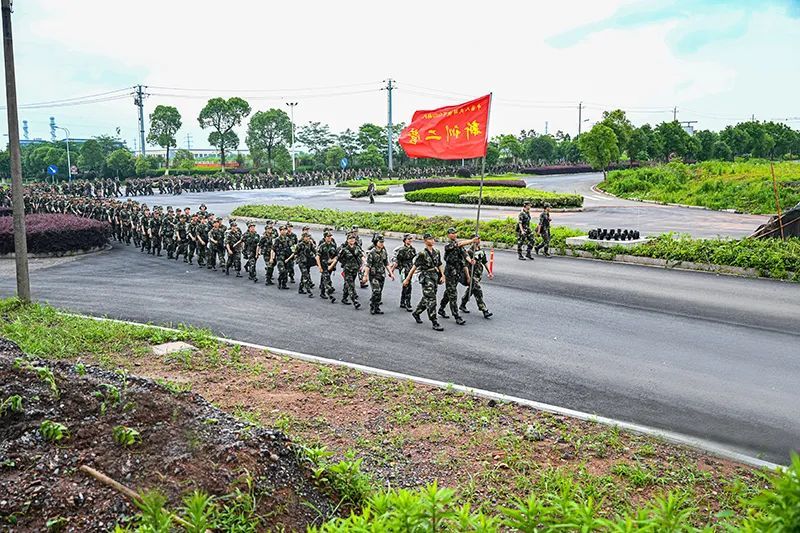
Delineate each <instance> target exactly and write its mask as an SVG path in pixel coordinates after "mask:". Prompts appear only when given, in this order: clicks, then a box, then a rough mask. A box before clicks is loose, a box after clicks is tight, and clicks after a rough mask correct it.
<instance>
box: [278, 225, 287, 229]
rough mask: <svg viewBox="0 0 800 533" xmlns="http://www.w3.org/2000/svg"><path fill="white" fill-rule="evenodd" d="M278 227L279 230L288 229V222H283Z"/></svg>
mask: <svg viewBox="0 0 800 533" xmlns="http://www.w3.org/2000/svg"><path fill="white" fill-rule="evenodd" d="M278 229H279V230H285V229H286V224H281V225H280V227H279V228H278Z"/></svg>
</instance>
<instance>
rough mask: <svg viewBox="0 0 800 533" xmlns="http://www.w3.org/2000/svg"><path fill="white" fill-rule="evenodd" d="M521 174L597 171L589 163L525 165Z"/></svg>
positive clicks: (619, 165)
mask: <svg viewBox="0 0 800 533" xmlns="http://www.w3.org/2000/svg"><path fill="white" fill-rule="evenodd" d="M638 166H639V163H637V162H634V163H633V165H630V164H628V163H612V164H610V165H609V166H608V170H617V169H624V168H632V167H633V168H636V167H638ZM521 172H522V173H523V174H536V175H539V176H549V175H551V174H585V173H587V172H597V170H595V169H593V168H592V166H591V165H587V164H585V163H583V164H578V165H546V166H541V167H527V168H523V169H522V170H521Z"/></svg>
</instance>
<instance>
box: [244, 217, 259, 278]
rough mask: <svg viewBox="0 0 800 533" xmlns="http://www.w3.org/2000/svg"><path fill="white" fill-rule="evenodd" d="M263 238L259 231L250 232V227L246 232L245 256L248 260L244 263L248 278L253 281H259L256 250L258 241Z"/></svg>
mask: <svg viewBox="0 0 800 533" xmlns="http://www.w3.org/2000/svg"><path fill="white" fill-rule="evenodd" d="M260 240H261V237H259V235H258V233H255V232H253V233H250V231H249V227H248V232H247V233H245V234H244V251H243V253H244V257H245V258H246V259H247V262H246V263H245V264H244V270H245V272H247V277H248V279H251V280H252V281H254V282H255V281H258V278H257V277H256V261H258V256H257V255H256V250H257V249H258V243H259V241H260Z"/></svg>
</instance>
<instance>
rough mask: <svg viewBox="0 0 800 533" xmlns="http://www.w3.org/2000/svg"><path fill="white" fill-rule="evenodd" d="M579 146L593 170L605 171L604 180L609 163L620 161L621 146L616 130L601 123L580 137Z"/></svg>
mask: <svg viewBox="0 0 800 533" xmlns="http://www.w3.org/2000/svg"><path fill="white" fill-rule="evenodd" d="M578 146H579V147H580V150H581V155H583V158H584V159H585V160H586V161H587V162H588V163H589V164H590V165H592V168H594V169H595V170H602V171H603V179H605V177H606V171H607V169H608V165H609V163H611V162H612V161H617V160H618V159H619V145H618V144H617V136H616V135H615V134H614V130H612V129H611V128H609V127H608V126H606V125H604V124H602V123H600V122H598V123H597V124H595V125H594V126H593V127H592V129H591V130H589V131H587V132H586V133H583V134H582V135H580V136H578Z"/></svg>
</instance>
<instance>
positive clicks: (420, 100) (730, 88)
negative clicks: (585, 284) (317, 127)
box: [0, 0, 800, 148]
mask: <svg viewBox="0 0 800 533" xmlns="http://www.w3.org/2000/svg"><path fill="white" fill-rule="evenodd" d="M14 4H15V5H14V14H13V31H14V47H15V58H16V74H17V92H18V100H19V103H20V104H21V105H24V104H34V103H39V102H53V101H56V100H67V99H72V98H76V97H82V96H86V95H99V96H96V97H93V98H92V101H93V103H90V104H85V105H72V104H74V103H75V101H67V102H61V104H62V105H60V106H58V107H38V108H37V107H34V108H31V107H28V108H25V107H22V108H20V110H19V118H20V121H22V120H27V121H28V125H29V137H30V138H36V137H41V138H45V139H47V138H49V136H50V131H49V126H48V120H49V117H50V116H54V117H55V118H56V123H57V124H58V125H59V126H63V127H67V128H68V129H69V130H70V134H71V136H72V137H77V138H80V137H90V136H95V135H99V134H109V135H116V134H117V128H118V129H119V136H120V137H121V138H122V139H124V140H125V141H126V142H127V143H128V145H129V147H131V148H132V147H133V145H134V142H135V141H134V139H135V138H136V137H137V133H138V123H137V109H136V107H135V106H134V103H133V97H132V96H131V95H130V94H129V93H130V92H131V89H130V88H131V87H133V86H135V85H138V84H142V85H144V86H146V88H145V92H146V94H148V96H147V97H146V99H145V114H146V115H147V114H149V113H150V112H152V110H153V108H154V107H155V106H156V105H158V104H164V105H174V106H176V107H177V108H178V110H179V111H180V112H181V114H182V116H183V127H182V129H181V130H180V131H179V132H178V146H179V147H181V148H185V147H186V146H187V142H191V146H192V148H206V147H208V146H209V145H208V140H207V139H208V133H209V131H208V130H205V131H204V130H202V129H200V127H199V125H198V123H197V115H198V113H199V111H200V109H201V108H202V107H203V105H204V104H205V103H206V101H207V100H208V99H209V98H211V97H214V96H224V97H229V96H234V95H236V96H242V97H244V98H245V99H246V100H248V101H249V102H250V104H251V106H252V108H253V111H256V110H266V109H269V108H271V107H279V108H283V109H286V110H288V107H287V106H286V105H285V104H286V103H287V102H297V104H298V105H297V106H296V107H295V121H296V123H297V124H298V125H302V124H303V123H306V122H308V121H310V120H313V121H320V122H324V123H327V124H329V125H330V126H331V128H332V130H333V131H335V132H340V131H342V130H344V129H345V128H352V129H356V128H357V127H358V126H359V125H360V124H362V123H364V122H374V123H378V124H385V123H386V120H387V91H385V90H381V88H382V87H384V86H385V84H386V83H385V80H387V79H388V78H391V79H393V80H395V84H396V87H397V88H396V90H395V91H393V118H394V121H395V122H401V121H406V122H407V121H409V120H410V117H411V114H412V113H413V111H414V110H415V109H430V108H435V107H439V106H441V105H448V104H452V103H456V102H458V101H459V100H468V99H471V98H473V97H477V96H481V95H483V94H486V93H488V92H492V93H493V105H492V112H491V113H492V114H491V125H490V135H492V136H494V135H496V134H500V133H518V132H519V131H520V130H523V129H525V130H528V129H534V130H536V131H537V132H538V133H543V132H545V130H547V131H548V132H549V133H555V132H556V131H558V130H561V131H563V132H565V133H569V134H571V135H575V134H576V133H577V129H578V105H579V102H583V105H584V109H583V110H582V119H583V123H582V127H583V129H584V130H585V129H586V128H589V127H591V125H592V124H593V123H594V122H596V121H597V120H599V119H600V118H601V115H602V112H603V110H608V109H615V108H618V107H619V108H622V109H625V110H627V112H628V116H629V118H631V120H632V121H633V122H634V124H637V125H639V124H643V123H645V122H649V123H658V122H661V121H663V120H668V119H671V118H672V116H673V108H674V107H677V118H678V120H696V121H697V124H695V128H699V129H705V128H708V129H714V130H718V129H721V128H723V127H724V126H725V125H727V124H735V123H736V122H740V121H743V120H748V119H749V118H750V117H751V116H755V118H756V119H759V120H786V119H794V120H789V121H787V122H786V123H787V124H789V125H790V126H792V127H794V128H800V100H799V99H798V98H797V94H798V88H799V87H800V53H798V48H799V47H798V43H800V0H760V1H755V0H696V1H688V0H640V1H635V2H630V1H620V0H593V1H588V0H587V1H570V0H566V1H561V2H546V3H545V2H536V1H529V2H518V1H517V2H514V1H507V0H498V1H495V2H490V3H487V2H477V1H472V0H462V1H454V0H439V1H436V2H432V1H430V0H428V1H424V2H423V1H420V0H406V1H405V2H391V3H389V2H381V1H376V0H372V1H367V0H342V1H340V2H330V1H324V0H313V1H308V0H305V1H304V0H293V1H291V2H265V1H245V0H231V1H228V2H222V3H220V2H211V1H209V0H194V1H191V2H189V1H180V0H169V1H165V0H161V1H158V2H156V1H152V0H139V1H137V2H130V3H129V2H118V1H114V2H110V1H108V0H71V1H69V2H65V1H63V0H17V1H16V2H14ZM0 90H2V92H3V102H5V85H3V87H2V88H0ZM63 104H70V105H63ZM4 109H5V108H4ZM0 123H1V124H0V127H2V129H3V130H4V131H7V123H6V115H5V111H3V113H2V118H0ZM244 132H245V125H243V126H242V127H241V128H239V130H238V133H239V136H240V139H241V145H240V148H245V146H244V137H245V133H244ZM63 135H64V133H63V132H61V131H59V136H62V137H63ZM188 138H190V139H191V140H190V141H189V140H188Z"/></svg>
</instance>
